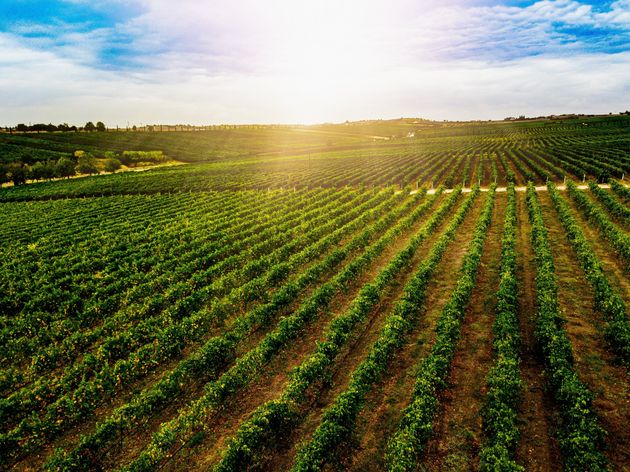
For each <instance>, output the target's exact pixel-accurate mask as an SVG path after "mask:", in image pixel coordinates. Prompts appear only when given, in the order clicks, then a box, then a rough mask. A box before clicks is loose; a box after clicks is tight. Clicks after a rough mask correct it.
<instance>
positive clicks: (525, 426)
mask: <svg viewBox="0 0 630 472" xmlns="http://www.w3.org/2000/svg"><path fill="white" fill-rule="evenodd" d="M516 205H517V218H518V225H517V252H518V259H517V274H518V276H519V291H520V297H519V323H520V327H521V337H522V347H521V378H522V380H523V391H522V401H521V406H520V411H519V423H520V424H519V428H520V431H521V438H520V442H519V445H518V448H517V450H516V454H515V457H516V461H517V462H518V463H519V464H521V465H523V466H524V467H525V470H527V471H534V472H538V471H540V472H542V471H559V470H562V463H561V458H560V449H559V447H558V443H557V441H556V440H555V439H554V437H553V434H552V433H553V428H554V426H553V425H554V424H556V423H557V415H556V414H555V413H554V408H555V406H554V403H553V399H552V398H551V395H550V394H549V392H548V391H547V390H546V389H545V383H546V380H545V376H544V372H543V363H542V360H541V359H540V357H539V356H538V352H537V349H536V340H535V338H534V315H535V312H536V307H535V303H534V300H535V299H536V295H535V292H536V288H535V287H536V284H535V277H536V267H535V263H534V253H533V249H532V245H531V225H530V224H529V218H528V216H527V206H526V204H525V195H523V194H520V195H518V194H517V198H516Z"/></svg>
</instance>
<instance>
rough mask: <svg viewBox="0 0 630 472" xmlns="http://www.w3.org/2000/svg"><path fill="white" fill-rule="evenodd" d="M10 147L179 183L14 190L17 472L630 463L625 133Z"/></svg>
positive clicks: (302, 130)
mask: <svg viewBox="0 0 630 472" xmlns="http://www.w3.org/2000/svg"><path fill="white" fill-rule="evenodd" d="M0 141H1V143H2V146H3V149H15V150H17V151H16V153H15V154H14V156H16V155H19V156H24V155H29V156H33V159H36V158H37V156H39V154H38V152H41V156H42V159H50V157H51V154H50V153H52V152H54V153H57V155H58V156H64V155H67V157H68V158H73V157H72V156H74V155H75V151H76V150H77V149H81V150H88V151H89V152H91V153H92V154H93V155H94V156H105V155H112V154H107V153H114V155H120V156H122V154H123V153H124V151H131V150H133V151H147V152H148V151H149V150H151V151H156V150H160V151H162V154H163V155H164V156H166V157H168V159H169V162H179V163H183V164H180V165H178V166H170V165H167V166H163V167H158V168H154V169H150V170H146V171H144V172H124V171H117V172H114V173H109V174H107V175H96V176H91V177H90V176H84V177H81V176H79V177H77V178H73V179H61V180H55V181H50V182H45V181H35V182H32V183H26V184H22V185H17V186H13V187H9V188H4V189H2V190H0V202H2V203H1V205H2V212H0V222H1V224H0V231H1V232H2V241H3V242H2V246H1V251H2V258H1V259H0V260H1V268H0V271H1V273H2V274H3V277H2V278H1V280H0V283H1V286H2V288H1V290H0V294H1V299H0V307H1V309H2V334H1V336H2V350H1V352H2V358H1V359H0V361H1V363H2V374H1V377H0V379H1V383H0V389H1V391H2V400H1V407H0V415H1V418H2V424H3V426H2V436H1V439H0V444H2V448H1V451H2V452H1V455H0V461H1V462H0V463H1V464H2V467H3V468H16V469H18V470H37V469H42V468H46V469H48V470H100V469H105V470H114V469H123V470H159V469H168V470H208V469H213V470H244V469H249V468H254V469H264V470H289V469H294V470H320V469H322V468H323V469H343V470H384V469H390V470H411V469H414V468H416V467H419V468H425V469H429V470H460V469H461V470H467V469H468V468H474V469H483V470H494V468H495V467H507V468H510V470H517V468H518V467H520V466H522V467H524V468H525V469H527V470H555V469H560V468H562V467H565V468H567V469H571V470H589V468H590V469H592V470H595V469H597V468H601V469H602V470H603V469H604V468H605V467H608V468H610V469H613V470H621V469H623V467H625V465H626V464H627V463H628V449H627V447H628V444H629V443H630V437H628V432H627V428H625V421H624V419H625V418H627V416H628V413H629V411H628V407H627V406H628V402H627V380H628V379H627V365H628V360H629V357H628V356H629V354H630V352H629V350H628V348H629V346H630V343H629V342H628V341H629V338H628V336H629V333H630V331H629V330H628V318H627V308H626V304H627V303H628V300H629V295H630V285H629V284H628V277H627V274H628V263H629V261H630V253H629V248H630V245H629V244H628V240H629V234H628V229H629V225H630V223H629V221H630V220H629V219H628V218H629V213H630V209H629V208H630V207H629V206H628V202H629V200H630V189H629V187H627V186H626V184H625V174H626V173H627V171H628V169H629V167H630V156H629V153H628V149H629V147H628V143H629V142H630V122H629V121H628V118H626V117H609V118H601V117H600V118H580V119H566V120H555V121H550V120H540V121H530V122H511V123H510V122H501V123H483V124H482V123H461V124H450V125H444V124H440V123H435V122H426V121H419V120H394V121H385V122H380V121H377V122H361V123H347V124H341V125H334V126H333V125H327V126H318V127H297V128H295V127H281V128H278V127H265V126H257V127H251V126H250V127H232V128H217V129H210V130H198V131H172V132H166V131H162V132H160V131H135V132H134V131H117V132H116V131H109V132H106V133H85V132H82V133H46V134H36V133H35V134H30V133H26V134H20V133H17V134H8V133H5V134H2V135H0ZM127 155H130V154H127ZM10 159H11V155H7V154H5V160H7V161H10ZM14 159H15V157H14Z"/></svg>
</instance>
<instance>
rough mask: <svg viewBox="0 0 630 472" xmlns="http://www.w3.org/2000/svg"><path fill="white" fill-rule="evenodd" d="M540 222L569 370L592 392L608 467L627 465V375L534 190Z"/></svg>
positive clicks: (543, 199) (544, 197)
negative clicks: (552, 268)
mask: <svg viewBox="0 0 630 472" xmlns="http://www.w3.org/2000/svg"><path fill="white" fill-rule="evenodd" d="M539 198H540V203H541V207H542V210H543V217H544V219H545V225H546V226H547V229H548V231H549V239H550V245H551V250H552V253H553V257H554V262H555V266H556V273H557V276H558V301H559V303H560V308H561V310H562V313H563V315H564V316H565V317H566V319H567V323H566V325H565V329H566V331H567V334H568V336H569V340H570V341H571V344H572V346H573V354H574V357H575V369H576V371H577V373H578V375H579V376H580V378H581V379H582V381H583V382H585V383H586V384H587V385H588V387H589V388H590V390H591V392H592V393H593V394H594V395H595V401H594V403H593V405H594V409H595V412H596V413H597V414H598V416H599V417H600V420H601V426H602V427H603V428H604V429H605V430H606V431H607V432H608V437H607V440H606V442H607V443H608V450H607V451H606V455H607V457H608V458H609V460H610V462H611V465H612V466H613V469H614V470H623V468H624V467H626V466H628V464H630V430H629V429H628V421H629V420H630V391H629V390H628V385H630V379H629V377H628V372H627V371H626V370H625V369H624V368H622V367H620V366H618V365H616V363H615V358H614V355H613V354H612V351H611V350H610V349H609V348H608V346H607V344H606V341H605V340H604V337H603V333H602V323H601V319H600V316H599V314H598V313H596V312H595V310H594V300H593V291H592V289H591V286H590V284H589V283H588V281H587V280H586V278H585V276H584V272H583V271H582V268H581V267H580V265H579V263H578V261H577V258H576V256H575V254H574V252H573V250H572V248H571V246H570V244H569V241H568V240H567V238H566V235H565V233H564V230H563V228H562V226H561V223H560V221H559V220H558V219H557V215H556V212H555V209H554V208H553V203H552V202H551V199H550V198H549V195H548V194H540V195H539Z"/></svg>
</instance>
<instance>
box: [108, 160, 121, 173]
mask: <svg viewBox="0 0 630 472" xmlns="http://www.w3.org/2000/svg"><path fill="white" fill-rule="evenodd" d="M121 165H122V163H121V162H120V161H119V160H118V159H116V158H113V157H111V158H109V159H106V160H105V171H107V172H116V171H117V170H118V169H120V166H121Z"/></svg>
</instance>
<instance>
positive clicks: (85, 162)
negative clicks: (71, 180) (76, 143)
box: [77, 154, 98, 174]
mask: <svg viewBox="0 0 630 472" xmlns="http://www.w3.org/2000/svg"><path fill="white" fill-rule="evenodd" d="M77 172H78V173H79V174H98V168H97V167H96V159H94V158H93V157H92V156H90V155H89V154H84V155H82V156H81V157H79V162H78V164H77Z"/></svg>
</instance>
